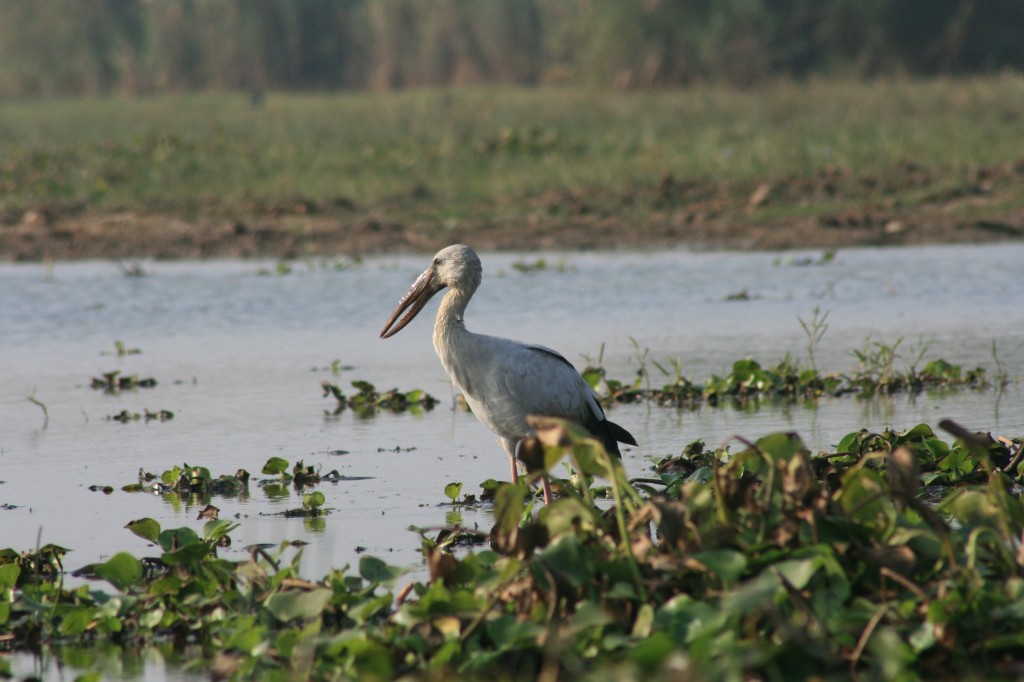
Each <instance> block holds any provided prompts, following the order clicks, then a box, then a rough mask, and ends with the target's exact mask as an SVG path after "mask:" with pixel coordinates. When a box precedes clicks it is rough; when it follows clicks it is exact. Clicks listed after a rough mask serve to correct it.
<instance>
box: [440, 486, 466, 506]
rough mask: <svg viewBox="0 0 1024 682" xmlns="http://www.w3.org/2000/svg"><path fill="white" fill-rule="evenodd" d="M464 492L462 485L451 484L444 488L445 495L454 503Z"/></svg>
mask: <svg viewBox="0 0 1024 682" xmlns="http://www.w3.org/2000/svg"><path fill="white" fill-rule="evenodd" d="M461 492H462V483H449V484H448V485H446V486H445V487H444V494H445V495H446V496H447V497H448V499H449V500H451V501H452V502H454V501H455V500H457V499H458V498H459V493H461Z"/></svg>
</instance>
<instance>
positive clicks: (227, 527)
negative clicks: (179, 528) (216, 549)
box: [203, 519, 238, 543]
mask: <svg viewBox="0 0 1024 682" xmlns="http://www.w3.org/2000/svg"><path fill="white" fill-rule="evenodd" d="M235 528H238V524H237V523H234V522H233V521H231V520H230V519H211V520H209V521H207V522H206V523H205V524H203V539H204V540H206V541H207V542H214V543H215V542H217V541H218V540H220V539H221V538H222V537H224V536H226V535H227V534H228V533H230V532H231V531H233V530H234V529H235Z"/></svg>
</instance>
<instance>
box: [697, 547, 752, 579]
mask: <svg viewBox="0 0 1024 682" xmlns="http://www.w3.org/2000/svg"><path fill="white" fill-rule="evenodd" d="M693 558H694V559H696V560H697V561H699V562H700V563H702V564H704V566H705V568H707V570H708V572H710V573H713V574H715V575H717V576H719V577H721V579H722V582H723V583H724V584H726V585H728V584H729V583H731V582H733V581H735V580H738V579H739V577H740V576H741V575H743V571H745V570H746V568H747V559H746V557H744V556H743V554H741V553H740V552H737V551H734V550H731V549H709V550H706V551H703V552H700V553H698V554H695V555H694V557H693Z"/></svg>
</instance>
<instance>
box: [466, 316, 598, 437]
mask: <svg viewBox="0 0 1024 682" xmlns="http://www.w3.org/2000/svg"><path fill="white" fill-rule="evenodd" d="M455 365H457V366H454V365H453V366H450V367H447V369H449V373H450V374H451V375H452V378H453V379H454V380H455V383H456V384H457V385H458V386H459V387H460V388H461V389H462V391H463V393H464V394H465V396H466V399H467V401H468V402H469V405H470V407H471V408H472V409H473V412H474V414H476V416H477V417H478V418H479V419H480V421H482V422H484V424H485V425H487V426H488V428H490V429H491V430H492V431H494V432H495V433H497V434H498V435H500V436H503V437H509V438H523V437H525V436H527V435H529V434H530V433H531V429H530V427H529V425H528V424H527V422H526V416H527V415H529V414H537V415H545V416H551V417H564V418H567V419H573V420H575V421H578V422H581V423H584V424H586V423H589V422H592V421H602V420H604V411H603V410H602V409H601V405H600V403H598V401H597V396H596V395H595V394H594V391H593V390H592V389H591V388H590V386H589V385H588V384H587V382H586V381H584V379H583V377H581V376H580V374H579V372H577V371H576V368H575V367H573V366H572V363H570V362H569V361H568V360H566V359H565V357H563V356H562V355H561V354H559V353H557V352H555V351H554V350H552V349H550V348H547V347H544V346H536V345H527V344H524V343H519V342H518V341H512V340H510V339H503V338H498V337H493V336H485V335H481V334H474V335H473V338H472V343H471V344H467V345H466V346H463V347H462V348H461V353H460V357H459V359H458V362H457V363H455Z"/></svg>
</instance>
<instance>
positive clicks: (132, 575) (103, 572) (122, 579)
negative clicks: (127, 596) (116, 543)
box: [96, 552, 142, 592]
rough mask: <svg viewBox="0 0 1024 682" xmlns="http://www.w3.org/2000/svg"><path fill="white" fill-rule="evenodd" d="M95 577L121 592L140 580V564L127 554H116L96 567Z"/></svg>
mask: <svg viewBox="0 0 1024 682" xmlns="http://www.w3.org/2000/svg"><path fill="white" fill-rule="evenodd" d="M96 576H97V577H99V578H102V579H103V580H106V581H107V582H109V583H110V584H111V585H113V586H114V587H116V588H117V589H119V590H121V591H122V592H123V591H125V590H126V589H127V588H129V587H131V586H132V585H134V584H136V583H137V582H139V581H140V580H142V562H140V561H139V560H138V559H136V558H135V557H133V556H132V555H131V554H128V553H127V552H118V553H117V554H115V555H114V556H112V557H110V559H109V560H108V561H105V562H104V563H102V564H99V565H97V566H96Z"/></svg>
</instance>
